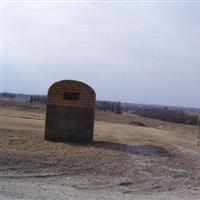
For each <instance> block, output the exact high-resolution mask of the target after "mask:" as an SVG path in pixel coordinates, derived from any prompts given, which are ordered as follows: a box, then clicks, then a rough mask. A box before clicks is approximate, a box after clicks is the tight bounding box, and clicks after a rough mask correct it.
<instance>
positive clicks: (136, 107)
mask: <svg viewBox="0 0 200 200" xmlns="http://www.w3.org/2000/svg"><path fill="white" fill-rule="evenodd" d="M0 95H1V96H3V97H7V98H10V99H15V97H16V96H17V95H19V94H14V93H7V92H4V93H1V94H0ZM24 96H26V97H27V96H29V98H25V99H28V102H30V103H42V104H46V103H47V96H46V95H24ZM96 110H97V111H103V112H111V113H116V114H121V113H122V112H128V113H132V114H136V115H138V116H141V117H148V118H153V119H158V120H162V121H166V122H174V123H182V124H190V125H196V124H197V120H198V116H197V114H196V113H197V112H193V110H195V109H191V110H190V109H189V108H187V109H186V108H183V109H182V108H180V107H178V108H176V107H164V106H152V105H140V104H131V103H121V102H114V101H96ZM196 110H198V109H196ZM190 111H191V112H190ZM198 111H199V110H198Z"/></svg>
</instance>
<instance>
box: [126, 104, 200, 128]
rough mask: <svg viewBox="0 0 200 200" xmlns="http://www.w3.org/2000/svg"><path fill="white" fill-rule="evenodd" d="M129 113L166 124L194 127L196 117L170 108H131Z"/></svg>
mask: <svg viewBox="0 0 200 200" xmlns="http://www.w3.org/2000/svg"><path fill="white" fill-rule="evenodd" d="M129 111H130V112H131V113H132V114H136V115H138V116H142V117H149V118H153V119H159V120H162V121H166V122H173V123H181V124H190V125H196V124H197V121H198V116H197V115H196V114H194V113H193V114H192V113H186V112H183V111H181V110H176V109H171V108H170V107H164V106H163V107H161V106H160V107H148V106H144V107H141V106H139V107H137V106H135V107H131V108H130V109H129Z"/></svg>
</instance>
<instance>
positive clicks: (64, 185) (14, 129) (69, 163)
mask: <svg viewBox="0 0 200 200" xmlns="http://www.w3.org/2000/svg"><path fill="white" fill-rule="evenodd" d="M138 121H139V122H141V123H143V124H144V125H145V127H141V126H136V125H130V124H137V123H135V122H138ZM132 122H134V123H132ZM44 123H45V107H44V106H43V105H39V104H19V103H18V104H16V103H9V102H3V101H2V102H0V177H1V178H0V194H1V196H0V197H1V198H0V199H14V198H16V199H55V198H57V199H166V200H167V199H170V200H171V199H188V200H189V199H195V200H198V199H200V148H198V147H197V146H196V140H195V127H193V126H186V125H180V124H173V123H167V122H161V121H159V120H153V119H148V118H142V117H138V116H134V115H129V114H124V115H115V114H109V113H107V114H105V113H97V114H96V121H95V134H94V135H95V142H94V143H92V144H87V145H82V144H66V143H54V142H49V141H44Z"/></svg>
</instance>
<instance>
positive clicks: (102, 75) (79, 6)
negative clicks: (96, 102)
mask: <svg viewBox="0 0 200 200" xmlns="http://www.w3.org/2000/svg"><path fill="white" fill-rule="evenodd" d="M2 14H3V18H2V20H3V31H2V33H3V45H2V48H3V74H2V76H3V80H2V81H3V85H2V88H3V91H7V92H20V93H31V94H46V93H47V90H48V87H49V86H50V85H51V84H52V83H54V82H55V81H58V80H61V79H75V80H81V81H83V82H86V83H88V84H89V85H91V86H92V87H93V88H94V89H95V90H96V93H97V99H101V100H103V99H106V100H116V101H118V100H120V101H124V102H135V103H148V104H165V105H178V106H190V107H199V108H200V90H199V88H198V87H199V85H200V2H199V3H194V2H193V3H190V2H185V3H183V2H179V3H178V2H168V3H167V2H165V3H161V2H160V3H159V2H141V1H136V2H123V3H122V2H109V3H105V2H75V3H69V2H67V3H62V2H60V3H41V2H37V3H36V2H35V3H31V2H29V3H19V2H18V3H17V2H15V3H13V2H7V3H6V2H4V3H3V13H2Z"/></svg>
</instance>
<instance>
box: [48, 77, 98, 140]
mask: <svg viewBox="0 0 200 200" xmlns="http://www.w3.org/2000/svg"><path fill="white" fill-rule="evenodd" d="M95 101H96V99H95V92H94V90H93V89H92V88H91V87H89V86H88V85H86V84H84V83H82V82H78V81H71V80H66V81H60V82H57V83H55V84H53V85H52V86H51V87H50V89H49V91H48V103H47V114H46V126H45V139H46V140H52V141H60V142H91V141H92V140H93V127H94V108H95Z"/></svg>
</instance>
